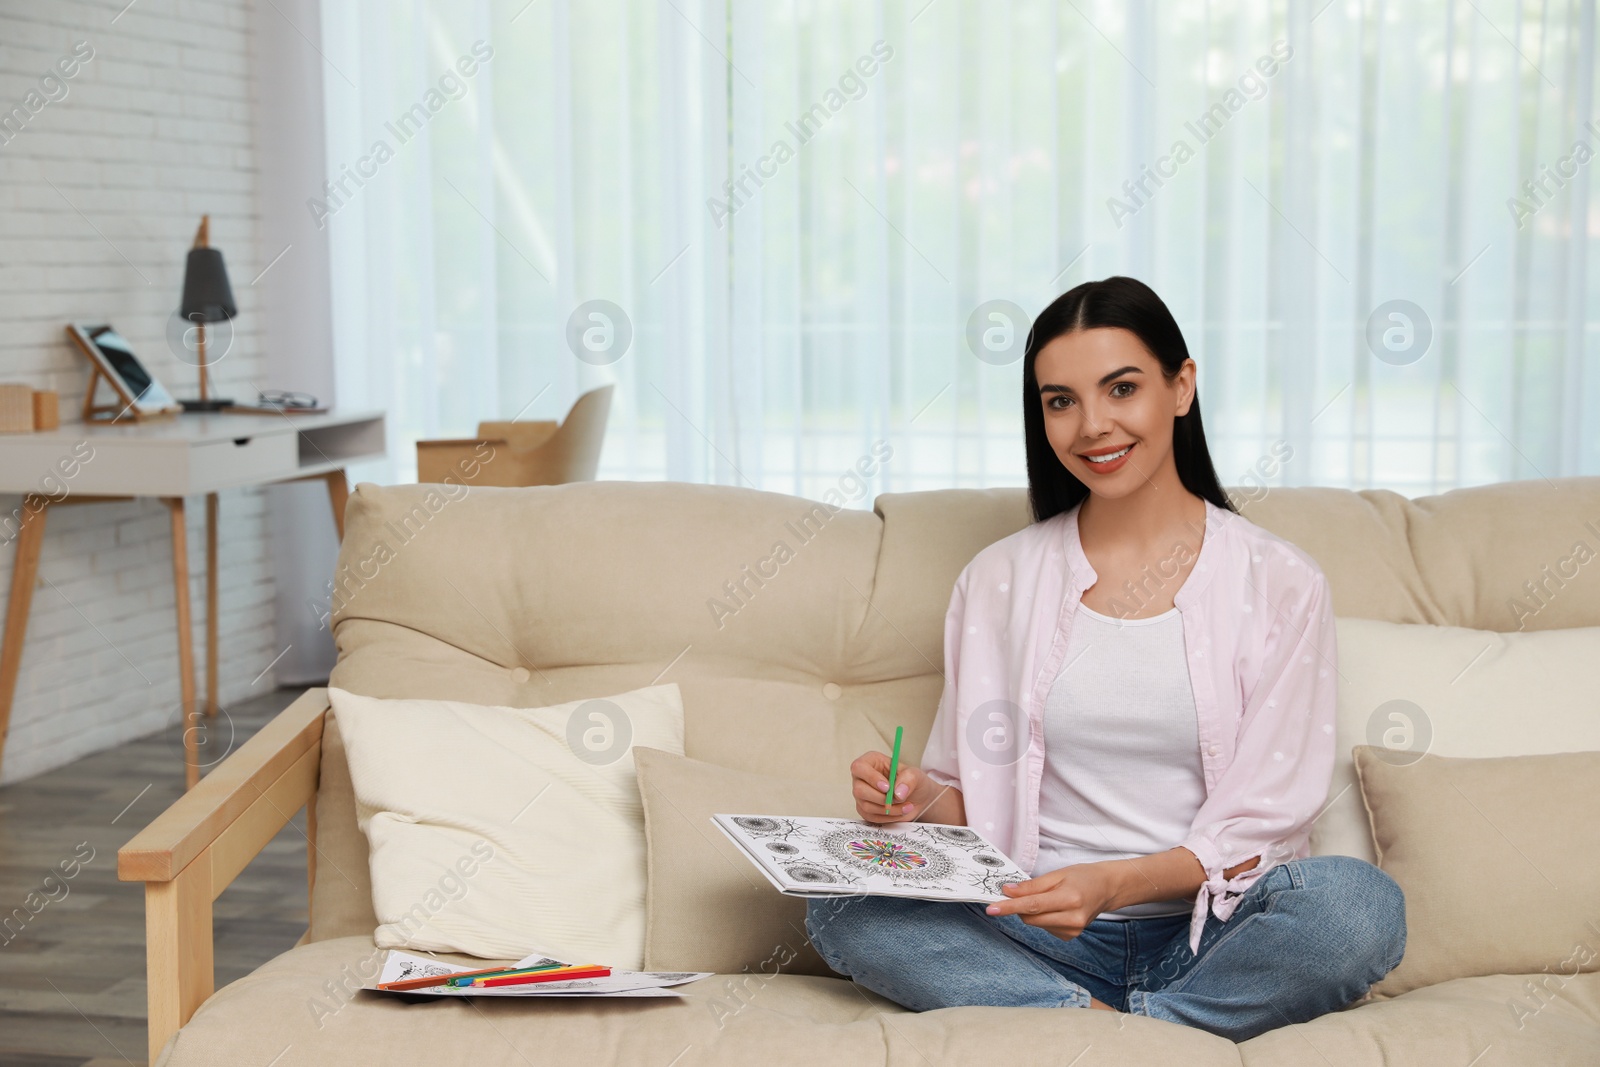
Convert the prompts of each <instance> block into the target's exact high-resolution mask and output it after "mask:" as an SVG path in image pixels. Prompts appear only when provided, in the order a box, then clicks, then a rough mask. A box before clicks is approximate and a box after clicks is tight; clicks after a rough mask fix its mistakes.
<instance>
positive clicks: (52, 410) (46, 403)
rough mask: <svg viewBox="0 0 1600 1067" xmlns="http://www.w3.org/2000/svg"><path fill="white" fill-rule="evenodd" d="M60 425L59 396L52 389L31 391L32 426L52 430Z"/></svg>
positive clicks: (37, 428)
mask: <svg viewBox="0 0 1600 1067" xmlns="http://www.w3.org/2000/svg"><path fill="white" fill-rule="evenodd" d="M60 426H61V396H60V394H59V393H57V392H56V391H55V390H54V389H35V390H34V391H33V428H34V429H35V430H54V429H57V428H59V427H60Z"/></svg>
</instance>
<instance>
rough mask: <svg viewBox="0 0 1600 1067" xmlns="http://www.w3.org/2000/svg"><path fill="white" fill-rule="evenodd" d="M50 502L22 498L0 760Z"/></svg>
mask: <svg viewBox="0 0 1600 1067" xmlns="http://www.w3.org/2000/svg"><path fill="white" fill-rule="evenodd" d="M48 505H49V500H48V498H46V497H42V496H37V495H35V494H33V493H29V494H27V495H26V496H24V497H23V498H22V525H21V527H20V528H19V529H18V530H17V557H16V561H15V562H14V563H12V565H11V599H9V600H8V601H6V634H5V641H4V644H3V646H0V759H3V758H4V756H5V746H6V734H7V733H8V732H9V731H10V729H11V702H12V700H13V699H14V698H15V697H16V695H17V675H18V674H20V673H21V671H22V639H23V637H24V636H26V634H27V632H28V609H29V608H30V607H32V606H33V587H34V584H35V583H36V582H37V581H38V580H39V548H40V546H41V545H42V544H43V543H44V517H45V511H46V509H47V507H48Z"/></svg>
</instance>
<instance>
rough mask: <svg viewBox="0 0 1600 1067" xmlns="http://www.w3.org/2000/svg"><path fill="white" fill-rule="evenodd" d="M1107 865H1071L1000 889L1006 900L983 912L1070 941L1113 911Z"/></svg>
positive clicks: (1110, 876) (1112, 885) (1111, 880)
mask: <svg viewBox="0 0 1600 1067" xmlns="http://www.w3.org/2000/svg"><path fill="white" fill-rule="evenodd" d="M1108 866H1109V865H1107V864H1103V863H1074V864H1072V865H1071V866H1068V867H1063V868H1061V869H1060V870H1058V871H1048V872H1046V873H1045V874H1041V875H1039V876H1037V877H1035V878H1029V879H1028V880H1027V881H1025V882H1010V883H1007V884H1006V885H1002V886H1001V887H1000V891H1001V892H1002V893H1004V894H1005V895H1006V896H1007V897H1008V898H1010V899H1007V900H997V901H995V902H994V903H993V904H990V905H989V906H988V908H987V909H986V910H987V912H988V914H990V915H1017V916H1019V917H1021V919H1022V921H1023V922H1025V923H1027V924H1028V925H1029V926H1037V927H1039V928H1040V929H1041V930H1048V931H1049V932H1050V933H1052V934H1055V935H1056V936H1057V937H1059V938H1061V940H1063V941H1071V940H1072V939H1073V938H1075V937H1077V936H1078V935H1079V934H1081V933H1083V931H1084V928H1085V927H1086V926H1088V925H1089V924H1090V923H1092V922H1094V920H1095V918H1096V917H1097V916H1099V914H1100V913H1101V912H1102V911H1109V910H1111V909H1112V904H1113V900H1114V897H1115V893H1116V886H1115V883H1114V880H1113V878H1112V875H1111V872H1110V870H1109V869H1108Z"/></svg>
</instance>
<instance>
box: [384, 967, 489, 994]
mask: <svg viewBox="0 0 1600 1067" xmlns="http://www.w3.org/2000/svg"><path fill="white" fill-rule="evenodd" d="M518 969H519V968H516V967H486V968H484V969H483V970H481V971H456V972H455V973H454V974H430V975H428V976H427V977H425V978H403V979H401V980H400V981H398V982H380V983H379V984H378V988H379V989H394V990H402V991H403V990H407V989H427V988H428V987H429V986H436V985H445V984H446V983H448V982H453V981H454V980H455V979H457V978H474V977H477V976H479V975H485V974H505V973H507V972H508V971H514V970H518Z"/></svg>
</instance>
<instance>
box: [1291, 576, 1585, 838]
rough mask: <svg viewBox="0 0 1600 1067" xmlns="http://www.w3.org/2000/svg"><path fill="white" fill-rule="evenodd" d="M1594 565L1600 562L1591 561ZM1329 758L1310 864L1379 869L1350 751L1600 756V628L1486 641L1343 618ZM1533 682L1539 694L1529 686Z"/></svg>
mask: <svg viewBox="0 0 1600 1067" xmlns="http://www.w3.org/2000/svg"><path fill="white" fill-rule="evenodd" d="M1596 565H1597V566H1600V563H1597V564H1596ZM1336 625H1337V627H1338V640H1339V646H1338V647H1339V655H1338V661H1339V710H1338V721H1337V723H1336V726H1335V729H1336V731H1337V732H1336V734H1335V737H1336V739H1337V741H1338V757H1337V758H1336V760H1335V762H1334V768H1333V781H1332V783H1331V784H1330V786H1329V788H1328V804H1327V806H1326V807H1325V808H1324V809H1323V811H1322V814H1321V815H1320V816H1319V817H1318V819H1317V821H1316V822H1315V823H1314V824H1313V825H1312V827H1311V851H1312V853H1313V854H1314V855H1318V856H1321V855H1326V854H1328V853H1337V854H1340V855H1345V856H1355V857H1357V858H1358V859H1364V860H1366V861H1367V862H1368V863H1375V862H1377V854H1376V852H1375V851H1374V850H1373V847H1372V831H1371V827H1370V826H1369V824H1368V821H1367V813H1366V809H1365V808H1364V807H1363V806H1362V803H1361V791H1360V789H1358V788H1357V787H1356V775H1355V767H1354V765H1353V764H1352V762H1351V758H1350V752H1351V749H1352V748H1354V747H1355V746H1356V745H1376V746H1379V747H1385V748H1389V749H1391V750H1392V751H1391V752H1390V754H1389V759H1390V760H1391V762H1400V761H1404V760H1408V759H1414V758H1415V757H1416V756H1418V755H1420V754H1422V753H1423V752H1431V753H1433V754H1435V755H1440V756H1474V757H1483V756H1522V755H1532V754H1535V753H1544V752H1583V751H1595V750H1600V715H1596V714H1595V694H1596V693H1600V627H1593V626H1591V627H1585V628H1581V629H1574V630H1546V631H1541V632H1538V633H1494V632H1491V631H1486V630H1468V629H1463V628H1461V627H1457V626H1426V625H1404V624H1400V623H1391V622H1379V621H1376V620H1373V619H1350V618H1340V619H1338V620H1337V622H1336ZM1530 678H1537V679H1538V680H1539V684H1538V689H1537V691H1534V690H1531V689H1530V688H1529V686H1528V680H1529V679H1530Z"/></svg>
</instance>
